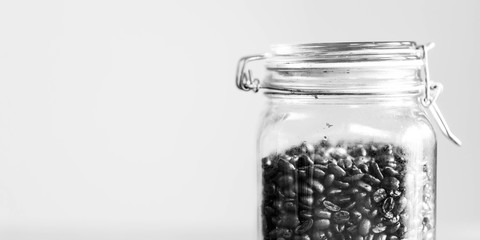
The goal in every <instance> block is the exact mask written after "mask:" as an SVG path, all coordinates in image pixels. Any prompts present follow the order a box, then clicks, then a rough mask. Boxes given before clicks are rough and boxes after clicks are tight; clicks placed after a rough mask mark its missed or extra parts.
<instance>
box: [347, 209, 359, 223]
mask: <svg viewBox="0 0 480 240" xmlns="http://www.w3.org/2000/svg"><path fill="white" fill-rule="evenodd" d="M350 215H351V216H350V219H351V221H352V222H353V223H358V222H360V220H362V214H361V213H360V212H358V211H353V212H352V213H351V214H350Z"/></svg>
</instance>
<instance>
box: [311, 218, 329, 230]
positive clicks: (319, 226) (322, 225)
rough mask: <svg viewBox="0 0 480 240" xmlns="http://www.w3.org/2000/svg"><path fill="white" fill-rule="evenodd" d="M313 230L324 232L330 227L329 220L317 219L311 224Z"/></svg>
mask: <svg viewBox="0 0 480 240" xmlns="http://www.w3.org/2000/svg"><path fill="white" fill-rule="evenodd" d="M313 227H314V229H315V230H326V229H328V227H330V220H328V219H319V220H317V221H315V222H314V223H313Z"/></svg>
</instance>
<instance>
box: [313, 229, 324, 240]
mask: <svg viewBox="0 0 480 240" xmlns="http://www.w3.org/2000/svg"><path fill="white" fill-rule="evenodd" d="M312 240H327V236H326V235H325V233H324V232H322V231H315V232H313V233H312Z"/></svg>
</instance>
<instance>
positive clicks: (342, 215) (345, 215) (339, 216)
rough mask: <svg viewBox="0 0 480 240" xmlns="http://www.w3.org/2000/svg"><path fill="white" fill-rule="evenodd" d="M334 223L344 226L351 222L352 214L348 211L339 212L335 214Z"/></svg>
mask: <svg viewBox="0 0 480 240" xmlns="http://www.w3.org/2000/svg"><path fill="white" fill-rule="evenodd" d="M332 219H333V221H334V222H336V223H339V224H344V223H346V222H348V220H350V213H349V212H347V211H339V212H336V213H334V214H333V218H332Z"/></svg>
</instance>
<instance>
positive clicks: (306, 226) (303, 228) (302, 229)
mask: <svg viewBox="0 0 480 240" xmlns="http://www.w3.org/2000/svg"><path fill="white" fill-rule="evenodd" d="M312 226H313V219H309V220H306V221H305V222H303V223H301V224H300V225H298V226H297V227H296V228H295V233H296V234H304V233H306V232H308V230H310V228H312Z"/></svg>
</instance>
